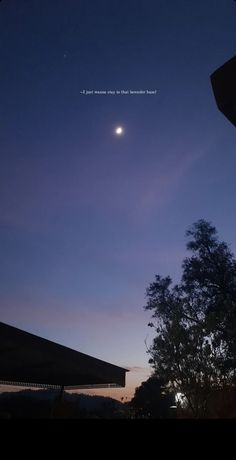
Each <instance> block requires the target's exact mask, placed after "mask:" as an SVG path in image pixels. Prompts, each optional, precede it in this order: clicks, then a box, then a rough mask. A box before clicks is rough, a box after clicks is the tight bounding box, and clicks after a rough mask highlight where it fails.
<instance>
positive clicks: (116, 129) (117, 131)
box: [115, 126, 124, 136]
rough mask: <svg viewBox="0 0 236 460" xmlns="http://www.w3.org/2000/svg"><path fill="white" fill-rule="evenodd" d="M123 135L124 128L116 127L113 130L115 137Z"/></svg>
mask: <svg viewBox="0 0 236 460" xmlns="http://www.w3.org/2000/svg"><path fill="white" fill-rule="evenodd" d="M123 133H124V128H122V126H117V127H116V128H115V134H116V135H117V136H122V134H123Z"/></svg>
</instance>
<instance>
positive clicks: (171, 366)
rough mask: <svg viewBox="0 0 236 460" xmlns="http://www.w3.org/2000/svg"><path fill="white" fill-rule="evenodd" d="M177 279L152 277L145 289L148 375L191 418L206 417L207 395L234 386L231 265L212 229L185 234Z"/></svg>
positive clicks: (201, 225) (235, 286) (235, 319)
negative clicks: (176, 396) (185, 253)
mask: <svg viewBox="0 0 236 460" xmlns="http://www.w3.org/2000/svg"><path fill="white" fill-rule="evenodd" d="M186 236H187V238H188V240H189V241H188V243H187V249H188V250H189V251H191V253H192V255H191V256H190V257H187V258H185V259H184V261H183V264H182V269H183V272H182V278H181V281H180V283H179V284H177V285H173V284H172V280H171V278H170V277H169V276H167V277H164V278H163V277H161V276H159V275H156V277H155V281H154V282H153V283H151V284H150V285H149V287H148V288H147V291H146V294H147V299H148V301H147V304H146V306H145V307H144V308H145V309H146V310H151V311H152V322H150V323H149V326H151V327H154V328H155V331H156V336H155V338H154V340H153V344H152V346H151V347H150V349H149V353H150V356H151V358H150V363H151V364H152V366H153V368H154V372H155V374H156V375H158V376H159V377H160V378H163V379H164V380H165V381H167V382H168V385H169V388H170V389H171V390H172V391H175V392H180V393H182V394H183V395H184V396H185V398H186V400H187V401H188V405H189V408H190V410H191V412H192V416H194V417H207V414H208V407H209V401H210V399H211V394H212V391H216V390H219V389H221V390H223V389H225V388H227V387H229V386H231V385H233V384H234V383H235V376H236V372H235V371H236V261H235V259H234V257H233V254H232V253H231V251H230V249H229V247H228V246H227V244H226V243H224V242H220V241H219V239H218V236H217V232H216V229H215V227H213V226H212V225H211V224H210V223H209V222H207V221H205V220H199V221H198V222H196V223H195V224H193V226H192V227H191V228H190V229H189V230H188V231H187V232H186Z"/></svg>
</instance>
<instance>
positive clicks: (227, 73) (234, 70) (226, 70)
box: [211, 56, 236, 126]
mask: <svg viewBox="0 0 236 460" xmlns="http://www.w3.org/2000/svg"><path fill="white" fill-rule="evenodd" d="M211 84H212V89H213V92H214V96H215V100H216V104H217V106H218V109H219V110H220V111H221V112H222V113H223V114H224V115H225V116H226V117H227V118H228V120H230V121H231V123H233V125H234V126H236V56H234V57H233V58H232V59H230V60H229V61H227V62H226V63H225V64H223V65H222V66H221V67H219V68H218V69H217V70H216V71H215V72H214V73H213V74H212V75H211Z"/></svg>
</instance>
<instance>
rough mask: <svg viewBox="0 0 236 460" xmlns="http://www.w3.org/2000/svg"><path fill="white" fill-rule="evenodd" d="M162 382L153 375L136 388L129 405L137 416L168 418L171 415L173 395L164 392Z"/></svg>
mask: <svg viewBox="0 0 236 460" xmlns="http://www.w3.org/2000/svg"><path fill="white" fill-rule="evenodd" d="M163 390H164V382H163V381H162V380H160V379H158V378H157V377H155V376H152V377H150V378H149V379H148V380H146V381H145V382H142V384H141V385H140V387H138V388H136V390H135V394H134V397H133V399H132V400H131V401H130V403H129V404H130V406H131V407H132V408H133V409H134V412H135V416H136V417H137V418H168V417H170V416H171V413H170V410H171V409H170V407H171V406H173V405H174V404H175V396H174V394H171V393H167V394H166V393H165V392H164V391H163Z"/></svg>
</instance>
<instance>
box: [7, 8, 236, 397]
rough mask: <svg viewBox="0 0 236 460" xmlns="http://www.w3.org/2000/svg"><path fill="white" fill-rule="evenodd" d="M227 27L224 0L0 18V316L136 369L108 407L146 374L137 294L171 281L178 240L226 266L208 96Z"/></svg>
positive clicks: (226, 161)
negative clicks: (206, 232) (199, 226)
mask: <svg viewBox="0 0 236 460" xmlns="http://www.w3.org/2000/svg"><path fill="white" fill-rule="evenodd" d="M235 24H236V5H235V2H233V0H227V1H226V0H214V2H212V0H204V2H203V1H202V2H197V1H194V0H179V1H176V0H172V1H171V0H170V1H166V0H145V1H144V0H135V1H134V0H125V1H121V2H115V1H113V0H99V2H98V1H96V0H81V1H80V0H3V2H1V4H0V66H1V72H0V158H1V167H0V244H1V265H0V270H1V273H0V318H1V321H3V322H6V323H8V324H11V325H13V326H16V327H18V328H20V329H24V330H27V331H29V332H31V333H33V334H37V335H40V336H42V337H45V338H48V339H50V340H53V341H56V342H58V343H61V344H63V345H66V346H68V347H71V348H74V349H75V350H79V351H81V352H83V353H87V354H89V355H92V356H95V357H97V358H99V359H102V360H105V361H108V362H111V363H113V364H116V365H118V366H122V367H125V368H128V369H130V372H129V373H128V376H127V385H126V388H124V389H120V390H109V394H110V395H111V396H113V397H121V396H122V397H128V398H130V397H131V396H132V393H133V391H134V388H135V386H137V385H139V384H140V382H141V381H143V380H145V379H146V378H147V376H148V375H149V374H150V371H151V370H150V367H149V364H148V358H149V357H148V354H147V346H149V345H151V342H152V337H153V335H152V330H151V329H150V328H148V326H147V324H148V322H149V320H150V315H149V314H148V313H147V312H145V311H144V310H143V306H144V305H145V302H146V300H145V291H146V288H147V286H148V284H149V283H150V282H152V281H153V279H154V276H155V274H160V275H163V276H166V275H170V276H171V277H172V278H173V280H174V281H178V279H179V278H180V276H181V263H182V260H183V257H185V255H186V251H185V244H186V240H185V236H184V235H185V231H186V229H187V228H188V227H189V226H190V225H191V224H192V223H194V222H195V221H197V220H198V219H200V218H204V219H206V220H209V221H211V222H212V223H213V224H214V225H215V226H216V228H217V230H218V232H219V235H220V237H221V238H222V239H224V240H225V241H226V242H227V243H229V244H230V246H231V249H232V251H233V252H234V253H236V236H235V228H236V213H235V200H234V196H235V190H236V183H235V169H236V150H235V142H236V138H235V134H236V131H235V127H234V126H233V125H232V124H231V123H230V122H229V121H228V120H227V119H226V118H225V117H224V116H223V115H222V114H221V113H220V112H219V111H218V109H217V106H216V103H215V100H214V96H213V92H212V88H211V83H210V75H211V73H212V72H214V71H215V70H216V69H217V68H218V67H219V66H221V65H222V64H223V63H225V62H226V61H227V60H228V59H230V58H231V57H232V56H234V55H235V49H236V48H235V44H236V32H235V31H236V27H235ZM86 90H89V91H108V90H112V91H115V92H116V91H122V90H124V91H128V92H130V90H132V91H139V90H143V91H144V92H145V94H120V95H119V94H116V93H115V94H113V95H108V94H104V95H102V94H88V95H85V94H83V91H86ZM147 90H149V91H151V90H152V91H154V92H155V94H146V91H147ZM117 126H122V127H123V129H124V132H123V134H122V135H120V136H117V135H116V134H115V132H114V129H115V128H116V127H117ZM107 391H108V390H103V392H102V391H101V392H100V394H107V393H106V392H107ZM97 393H99V392H97Z"/></svg>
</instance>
